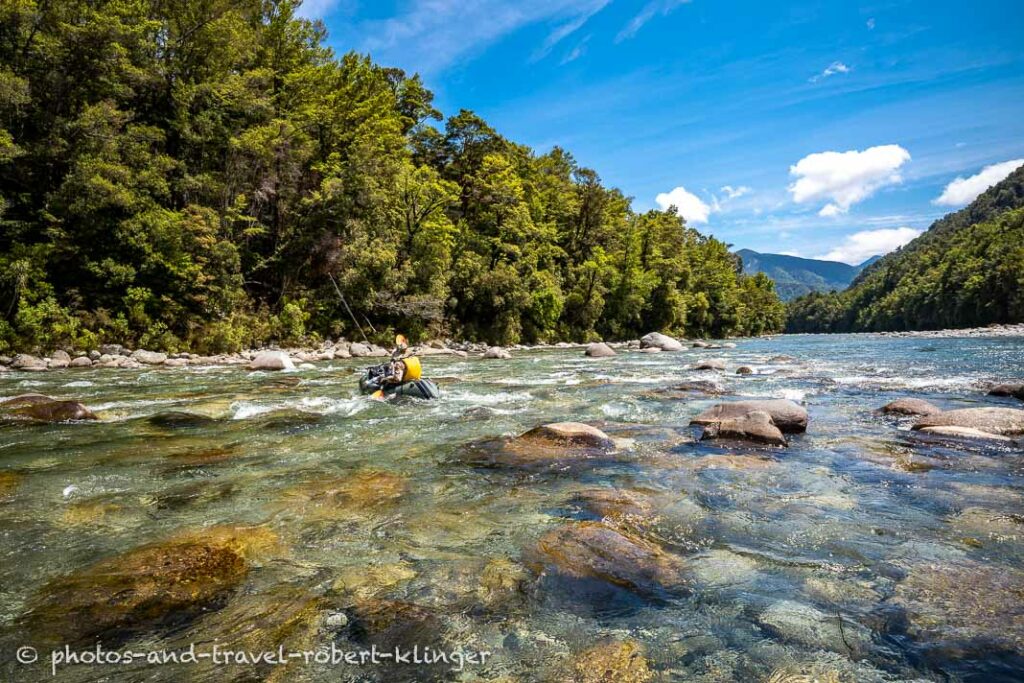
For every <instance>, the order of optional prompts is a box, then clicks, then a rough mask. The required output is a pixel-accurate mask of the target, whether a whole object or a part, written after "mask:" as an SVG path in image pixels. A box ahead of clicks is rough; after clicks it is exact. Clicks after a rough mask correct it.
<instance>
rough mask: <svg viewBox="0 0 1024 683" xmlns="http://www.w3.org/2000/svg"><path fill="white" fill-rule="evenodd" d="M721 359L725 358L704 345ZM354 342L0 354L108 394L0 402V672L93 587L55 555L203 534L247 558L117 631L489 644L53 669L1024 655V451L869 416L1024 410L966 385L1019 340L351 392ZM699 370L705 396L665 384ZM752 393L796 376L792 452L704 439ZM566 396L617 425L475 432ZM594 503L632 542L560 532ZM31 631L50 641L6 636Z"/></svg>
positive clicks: (558, 366) (859, 675)
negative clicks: (213, 594) (86, 363)
mask: <svg viewBox="0 0 1024 683" xmlns="http://www.w3.org/2000/svg"><path fill="white" fill-rule="evenodd" d="M780 356H788V358H786V357H780ZM712 357H713V358H721V359H723V360H725V361H726V364H727V370H726V371H725V372H706V371H702V372H698V371H695V370H693V369H691V368H692V367H693V366H694V364H695V363H696V362H698V361H699V360H703V359H706V358H712ZM367 364H368V363H367V362H366V361H365V359H364V360H363V361H360V360H358V359H352V360H344V361H340V360H339V361H330V362H321V363H317V364H316V369H306V370H298V371H295V372H287V373H264V372H250V371H248V370H247V369H245V368H244V367H190V368H174V369H170V368H168V369H145V370H110V369H105V370H59V371H50V372H46V373H18V372H8V373H5V374H3V375H0V398H7V397H11V396H15V395H18V394H23V393H27V392H39V393H44V394H49V395H53V396H57V397H61V398H71V399H76V400H79V401H81V402H83V403H84V404H85V405H87V406H88V407H90V408H91V409H93V410H94V411H96V412H97V414H98V415H99V416H100V418H101V419H100V420H99V421H96V422H88V423H87V422H82V423H67V424H44V425H30V424H26V423H22V422H18V423H8V424H2V425H0V679H2V680H18V681H21V680H28V681H31V680H54V679H53V678H51V673H52V671H51V667H50V665H49V663H48V659H47V658H48V657H49V651H50V646H49V645H46V646H45V647H44V646H43V645H41V644H40V643H44V642H48V641H47V638H48V637H49V638H51V640H53V642H60V641H61V639H67V638H72V637H74V636H75V635H76V634H75V633H70V635H69V634H68V633H67V632H66V631H67V629H65V628H64V625H63V624H61V623H60V622H61V611H60V610H61V605H59V604H57V605H55V604H50V603H47V602H46V595H47V593H48V592H49V593H52V592H54V591H55V590H56V589H55V588H54V587H55V586H63V587H64V588H62V590H76V589H75V586H78V589H77V590H84V591H87V590H92V589H90V588H89V587H88V586H86V587H84V588H83V587H82V586H83V585H84V584H82V583H81V582H80V583H79V584H74V583H73V582H72V587H71V589H67V584H66V583H65V584H62V583H61V581H62V580H63V577H68V576H72V577H74V576H81V575H83V573H84V575H89V573H90V572H91V573H92V574H93V575H95V574H97V573H103V572H105V571H107V570H108V568H109V567H110V566H117V563H118V562H125V563H126V564H128V565H129V566H130V567H131V571H137V572H141V573H142V574H146V573H147V572H149V571H151V570H152V571H153V572H156V573H159V571H161V569H160V567H155V568H151V567H147V566H136V565H132V562H135V561H136V560H132V559H131V558H132V557H133V556H132V555H131V553H132V552H133V551H134V550H135V549H137V548H140V547H147V546H150V545H152V544H161V543H166V542H168V539H176V538H177V539H180V538H188V537H196V536H202V535H203V534H204V533H206V534H221V536H231V535H232V534H234V536H233V537H232V538H231V540H230V543H231V544H233V546H232V547H235V548H242V549H243V550H240V551H239V552H240V553H241V554H243V555H245V558H246V560H245V561H246V569H245V571H244V575H242V576H241V578H240V579H239V580H237V581H232V582H230V586H229V588H230V590H225V591H223V592H221V593H219V594H218V596H217V599H216V600H209V601H206V602H205V603H204V604H203V606H202V609H198V610H191V611H189V613H188V614H187V617H186V616H185V612H186V611H187V610H175V611H174V614H172V615H171V616H172V617H174V615H175V614H176V615H178V616H180V618H171V619H152V620H149V621H147V620H146V618H142V624H141V626H139V627H137V628H135V629H134V630H133V631H132V632H131V633H130V634H128V635H124V634H122V636H120V637H119V636H117V635H116V634H115V635H114V636H110V639H108V640H107V641H105V644H106V645H108V646H109V647H110V648H120V649H122V650H123V649H125V648H130V649H132V650H138V651H143V650H145V651H151V650H153V651H155V650H175V649H182V648H185V647H187V646H188V645H190V644H196V646H197V647H199V648H208V647H210V646H211V645H212V644H214V643H218V642H219V643H226V644H227V645H229V646H231V647H233V648H235V649H239V648H249V649H253V650H257V649H260V650H263V649H265V650H270V649H276V648H277V647H278V646H283V647H285V648H288V649H296V650H309V649H315V648H324V647H330V646H331V644H334V645H335V646H336V647H357V646H365V645H367V644H377V645H380V646H382V647H385V646H391V645H395V644H399V645H408V646H409V647H412V646H413V645H420V646H421V647H427V646H429V647H433V648H435V649H436V650H438V651H441V650H453V649H456V648H460V649H461V650H462V651H465V652H470V651H476V652H489V653H490V656H488V657H487V658H486V661H485V662H484V663H482V664H472V665H470V664H467V665H466V666H465V667H464V669H463V671H461V672H456V671H453V670H452V669H453V667H448V666H444V665H434V666H419V667H417V666H411V665H410V666H406V665H399V664H394V663H392V664H387V665H381V666H353V665H345V666H339V665H336V664H331V663H323V662H317V661H315V660H314V661H309V662H303V661H299V660H294V661H290V662H288V663H287V664H286V665H276V664H266V663H261V664H255V665H253V664H230V665H229V664H223V665H222V664H217V663H215V662H213V661H211V660H209V659H202V660H200V661H199V662H198V663H174V662H170V663H165V664H153V663H148V662H144V661H140V660H136V661H134V662H131V663H120V664H106V665H93V666H88V665H76V666H70V665H69V666H63V667H62V668H60V669H59V670H58V678H57V680H69V681H105V680H111V681H115V680H116V681H164V680H167V681H170V680H196V681H225V680H227V681H236V680H237V681H249V680H287V681H307V680H308V681H338V680H343V681H364V680H365V681H394V680H452V681H505V682H511V681H524V682H525V681H562V680H566V681H571V680H588V681H589V680H594V681H596V680H605V679H601V678H599V677H597V678H587V676H597V675H598V674H599V673H600V671H598V670H597V668H599V667H600V666H603V664H601V663H600V662H603V661H605V659H602V654H601V653H602V648H605V650H604V652H605V655H606V657H607V658H608V659H615V657H616V656H617V655H616V653H618V655H622V654H623V653H624V652H625V653H627V654H629V655H630V657H632V658H633V659H634V660H635V659H636V658H637V657H642V658H643V662H641V663H640V664H638V663H637V661H632V662H629V663H627V664H625V665H624V666H626V667H627V669H628V670H629V671H632V672H633V673H632V674H630V675H633V676H634V678H629V677H628V676H627V675H626V674H621V675H619V674H612V675H613V676H614V675H618V676H619V678H620V680H636V681H642V680H655V681H766V680H769V679H770V678H771V677H773V676H774V678H771V680H773V681H789V680H792V681H797V680H807V681H810V680H815V677H816V678H817V680H822V681H961V680H962V681H1020V680H1024V452H1022V451H1021V449H1020V447H1019V446H1015V445H1012V444H1010V445H1007V444H999V443H991V442H968V441H956V440H951V439H948V438H938V437H929V436H923V435H920V434H918V433H915V432H912V431H911V430H910V425H911V424H912V422H913V418H894V417H889V416H883V415H881V414H879V413H878V412H877V409H878V408H879V407H880V406H882V405H884V404H885V403H887V402H889V401H891V400H894V399H896V398H901V397H915V398H924V399H926V400H929V401H931V402H933V403H935V404H936V405H938V406H939V407H941V408H944V409H949V408H957V407H975V406H982V405H992V406H1003V407H1018V408H1019V407H1024V404H1021V402H1019V401H1016V400H1015V399H1011V398H994V397H989V396H986V395H985V389H986V387H987V385H988V384H989V383H990V382H994V381H1006V380H1009V379H1015V378H1020V377H1021V376H1022V374H1024V372H1022V368H1024V339H1021V338H995V337H993V338H892V337H883V336H875V335H850V336H842V335H840V336H782V337H776V338H774V339H755V340H737V348H735V349H721V350H697V349H693V350H689V349H688V350H686V351H683V352H678V353H661V354H642V353H639V352H635V351H628V350H624V349H620V350H619V354H618V356H616V357H614V358H608V359H588V358H584V357H583V353H582V350H581V349H578V348H574V349H559V350H534V351H519V352H516V353H515V354H514V357H513V359H512V360H483V359H478V358H457V357H452V356H430V357H427V358H425V359H424V369H425V376H428V377H432V378H435V379H436V380H437V381H438V384H439V385H440V386H441V388H442V391H443V397H442V399H441V400H438V401H433V402H426V401H416V400H411V399H404V400H402V401H395V402H386V403H385V402H376V401H372V400H368V399H367V398H364V397H361V396H359V395H358V389H357V386H356V382H357V378H358V374H357V373H358V369H359V368H361V367H363V366H364V365H367ZM741 365H748V366H750V367H751V368H752V369H753V370H754V374H751V375H742V376H741V375H737V374H735V369H736V368H737V367H738V366H741ZM697 381H702V382H710V383H711V385H704V389H705V390H708V389H710V390H712V391H720V392H722V395H715V394H713V393H707V392H706V391H699V390H698V391H695V390H687V391H680V390H674V389H672V387H675V386H677V385H680V384H681V383H684V382H697ZM745 397H758V398H766V397H778V398H789V399H792V400H794V401H797V402H799V403H801V404H803V405H804V406H805V407H806V408H807V410H808V412H809V414H810V424H809V428H808V430H807V433H806V434H799V435H792V436H791V437H790V445H789V447H788V448H785V449H779V448H775V449H771V448H757V447H737V446H732V447H729V446H720V445H715V444H714V443H709V442H699V441H697V440H696V439H695V436H696V435H697V433H698V432H696V431H695V429H694V428H691V427H689V425H688V423H689V420H690V419H691V418H692V417H693V416H695V415H696V414H697V413H699V412H700V411H701V410H703V409H705V408H707V407H709V406H711V405H713V404H714V403H717V402H721V401H729V400H735V399H737V398H745ZM182 413H186V414H185V415H183V414H182ZM558 421H578V422H586V423H589V424H593V425H596V426H598V427H599V428H601V429H602V430H604V431H605V432H607V433H608V434H609V435H610V436H612V437H613V438H615V439H616V440H617V447H616V448H615V450H614V452H612V453H607V454H604V455H602V456H601V457H589V456H587V457H570V456H567V457H565V458H531V457H521V458H519V457H517V456H516V453H518V451H516V450H515V449H511V450H509V449H506V450H508V452H509V453H511V455H510V456H509V457H499V458H490V457H483V458H482V457H481V456H480V453H481V452H483V453H485V454H486V453H491V452H501V449H502V448H503V447H505V446H507V444H506V445H505V446H502V445H500V444H498V445H496V444H495V442H493V441H488V440H493V439H495V438H499V437H514V436H516V435H520V434H522V433H524V432H525V431H527V430H529V429H531V428H533V427H535V426H537V425H539V424H543V423H548V422H558ZM489 449H490V450H489ZM495 449H497V450H495ZM601 520H603V521H601ZM598 523H600V524H603V525H605V526H607V527H608V528H612V529H617V530H619V531H621V533H622V536H619V537H616V538H626V539H630V542H629V544H627V545H626V546H622V548H625V550H626V552H625V553H623V552H622V548H620V547H619V546H616V545H614V544H613V545H611V546H610V547H608V548H607V551H608V552H607V553H606V554H602V549H601V548H600V547H595V546H594V545H593V544H591V545H587V543H581V542H578V537H577V536H575V535H574V534H577V533H578V532H579V530H581V529H584V530H586V529H590V530H593V528H594V527H593V525H595V524H598ZM565 529H569V530H570V532H566V533H561V532H559V530H565ZM572 530H576V531H572ZM552 532H554V533H552ZM190 535H191V536H190ZM560 544H562V545H560ZM597 545H598V546H599V545H600V543H598V544H597ZM562 546H564V547H562ZM636 548H640V549H641V550H640V551H638V552H640V554H641V557H640V558H639V559H637V557H633V556H632V555H630V553H631V552H633V551H634V550H635V549H636ZM588 553H589V554H588ZM595 553H596V554H595ZM644 553H646V555H644ZM110 558H113V559H110ZM118 558H122V559H118ZM123 558H129V559H127V560H124V559H123ZM652 558H653V559H652ZM104 562H107V564H103V563H104ZM111 562H112V563H113V564H110V563H111ZM97 563H99V564H97ZM644 563H653V564H654V565H656V568H655V569H654V570H652V571H641V570H642V569H643V567H642V566H641V567H640V570H638V569H637V567H638V565H644ZM95 567H99V568H100V569H99V570H97V569H95ZM90 568H92V569H90ZM663 569H664V570H665V571H669V570H671V571H672V572H674V573H677V574H678V577H679V583H678V584H675V583H674V582H673V581H666V580H664V576H663V574H664V572H663V571H662V570H663ZM637 571H639V572H640V574H641V576H639V577H636V576H633V574H631V572H637ZM623 577H625V578H623ZM86 583H88V582H86ZM187 585H191V584H187ZM188 590H191V589H190V588H186V592H187V591H188ZM68 595H70V593H69V594H68ZM104 599H112V600H116V599H117V597H116V596H115V597H114V598H109V596H108V597H106V598H104ZM73 600H74V599H73V598H71V599H69V604H70V602H73ZM185 603H188V598H187V597H186V598H185ZM153 609H154V610H156V611H159V609H158V608H153ZM143 611H145V610H143ZM156 611H154V614H155V613H156ZM165 616H166V615H165ZM58 635H59V637H57V636H58ZM87 640H88V639H87ZM89 642H92V641H89ZM623 643H628V644H629V645H628V648H626V649H623V647H622V644H623ZM26 645H28V646H35V647H37V648H38V651H39V660H38V661H37V662H35V663H26V664H20V663H18V662H17V661H15V651H16V650H17V649H18V648H19V647H22V646H26ZM615 648H618V649H617V650H616V649H615ZM595 653H596V654H595ZM595 662H596V663H595ZM608 666H612V665H608ZM594 667H597V668H594ZM801 675H804V676H808V678H800V677H799V676H801ZM609 680H610V679H609Z"/></svg>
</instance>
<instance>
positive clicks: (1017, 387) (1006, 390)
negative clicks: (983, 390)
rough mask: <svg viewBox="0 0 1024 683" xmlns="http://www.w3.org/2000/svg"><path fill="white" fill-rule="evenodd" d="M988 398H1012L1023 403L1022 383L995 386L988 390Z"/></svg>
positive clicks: (1023, 383)
mask: <svg viewBox="0 0 1024 683" xmlns="http://www.w3.org/2000/svg"><path fill="white" fill-rule="evenodd" d="M988 395H989V396H1012V397H1013V398H1019V399H1020V400H1022V401H1024V382H1010V383H1008V384H997V385H996V386H994V387H992V388H991V389H989V390H988Z"/></svg>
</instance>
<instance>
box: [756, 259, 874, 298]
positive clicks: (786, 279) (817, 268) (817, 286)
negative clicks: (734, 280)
mask: <svg viewBox="0 0 1024 683" xmlns="http://www.w3.org/2000/svg"><path fill="white" fill-rule="evenodd" d="M736 255H737V256H739V257H740V258H741V259H743V272H744V273H746V274H747V275H753V274H755V273H764V274H765V275H767V276H768V277H770V278H771V279H773V280H775V291H776V292H778V294H779V298H780V299H782V300H783V301H790V300H792V299H795V298H796V297H798V296H803V295H804V294H808V293H810V292H829V291H832V290H837V291H838V290H843V289H846V288H847V287H848V286H849V285H850V283H851V282H853V279H854V278H855V277H856V276H857V274H858V273H860V271H861V270H862V269H863V268H864V267H865V266H867V265H870V264H872V263H874V262H875V261H876V260H878V258H879V257H878V256H874V257H872V258H870V259H868V260H867V261H865V262H864V263H862V264H860V265H859V266H851V265H850V264H848V263H841V262H839V261H820V260H817V259H807V258H800V257H798V256H787V255H785V254H762V253H759V252H756V251H752V250H750V249H740V250H739V251H737V252H736Z"/></svg>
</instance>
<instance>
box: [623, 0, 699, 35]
mask: <svg viewBox="0 0 1024 683" xmlns="http://www.w3.org/2000/svg"><path fill="white" fill-rule="evenodd" d="M689 2H690V0H651V2H648V3H647V4H646V5H644V6H643V8H642V9H641V10H640V12H639V13H638V14H637V15H636V16H634V17H633V18H632V19H630V20H629V23H628V24H626V25H625V26H624V27H623V29H622V30H621V31H619V34H618V35H617V36H615V42H616V43H621V42H622V41H623V40H629V39H630V38H632V37H633V36H635V35H636V34H637V32H638V31H640V29H642V28H643V27H644V25H646V24H647V22H649V21H650V20H651V19H653V18H654V17H656V16H658V15H659V14H660V15H662V16H667V15H668V14H669V13H670V12H671V11H672V10H674V9H675V8H677V7H679V6H680V5H686V4H688V3H689Z"/></svg>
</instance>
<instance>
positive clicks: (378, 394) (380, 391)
mask: <svg viewBox="0 0 1024 683" xmlns="http://www.w3.org/2000/svg"><path fill="white" fill-rule="evenodd" d="M370 398H372V399H374V400H377V401H383V400H384V390H383V389H378V390H377V391H375V392H373V393H372V394H370Z"/></svg>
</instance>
